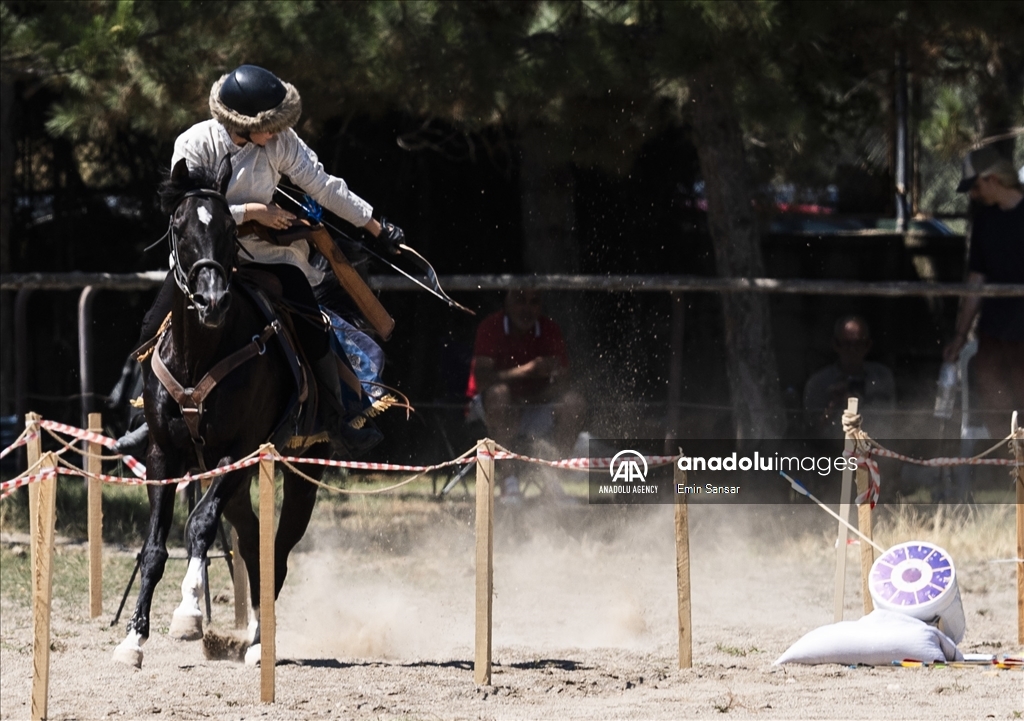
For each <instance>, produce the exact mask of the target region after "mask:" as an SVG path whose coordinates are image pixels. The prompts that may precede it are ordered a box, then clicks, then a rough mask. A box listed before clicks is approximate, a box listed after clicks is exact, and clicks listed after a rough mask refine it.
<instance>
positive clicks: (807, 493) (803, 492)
mask: <svg viewBox="0 0 1024 721" xmlns="http://www.w3.org/2000/svg"><path fill="white" fill-rule="evenodd" d="M779 475H780V476H782V477H783V478H785V479H786V480H787V481H789V485H791V486H793V490H794V491H796V492H797V493H799V494H801V495H803V496H807V497H808V498H810V499H811V500H812V501H814V502H815V503H817V504H818V505H819V506H821V507H822V508H823V509H825V512H826V513H828V514H829V515H830V516H832V517H833V518H835V519H836V520H837V521H839V522H840V523H842V524H843V525H844V526H846V527H847V528H849V529H850V530H851V531H853V532H854V533H856V534H857V535H858V536H860V537H861V538H862V539H864V540H865V541H867V542H868V543H870V544H871V545H872V546H874V547H875V550H876V551H878V552H879V553H885V549H884V548H882V547H881V546H879V545H878V544H877V543H875V542H874V541H872V540H871V539H870V538H868V537H867V536H865V535H864V534H863V533H861V532H860V531H858V530H857V529H856V528H854V527H853V526H851V525H850V524H849V523H847V522H846V520H845V519H843V518H842V517H841V516H840V515H839V514H838V513H836V512H835V511H833V510H832V509H831V508H829V507H828V506H826V505H825V504H824V503H822V502H821V501H819V500H818V499H817V498H815V497H814V496H813V495H812V494H811V492H810V491H808V490H807V489H806V488H804V487H803V486H802V485H801V484H800V481H798V480H796V479H795V478H792V477H790V476H788V475H787V474H786V473H785V472H783V471H779Z"/></svg>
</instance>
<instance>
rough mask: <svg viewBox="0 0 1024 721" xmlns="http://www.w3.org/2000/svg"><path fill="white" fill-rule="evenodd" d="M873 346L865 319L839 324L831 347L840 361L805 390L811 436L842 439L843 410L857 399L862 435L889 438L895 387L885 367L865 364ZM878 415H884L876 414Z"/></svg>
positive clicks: (843, 320) (848, 318) (850, 317)
mask: <svg viewBox="0 0 1024 721" xmlns="http://www.w3.org/2000/svg"><path fill="white" fill-rule="evenodd" d="M871 345H872V343H871V331H870V329H869V328H868V324H867V322H866V321H865V320H864V319H863V318H861V317H859V316H855V315H848V316H844V317H842V318H840V319H839V320H838V321H837V322H836V325H835V329H834V331H833V337H832V348H833V350H835V352H836V355H837V356H838V358H837V359H836V362H835V363H833V364H832V365H830V366H826V367H825V368H822V369H821V370H819V371H818V372H817V373H815V374H814V375H812V376H811V377H810V379H808V381H807V385H806V386H804V412H805V413H806V418H807V424H808V426H809V428H810V431H811V434H812V436H814V437H818V438H842V437H843V424H842V417H843V411H845V410H846V403H847V399H848V398H851V397H856V398H857V399H859V410H860V413H861V415H862V416H865V420H864V423H863V426H864V430H866V431H867V432H868V433H870V434H871V435H873V436H875V437H876V438H885V437H886V436H887V435H888V431H889V428H890V423H889V416H888V414H886V413H884V412H885V411H892V410H893V409H894V408H895V407H896V382H895V380H893V376H892V371H890V370H889V369H888V368H886V367H885V366H884V365H882V364H881V363H873V362H871V361H866V360H864V359H865V358H866V357H867V355H868V352H869V351H870V350H871ZM877 411H883V413H881V414H878V413H873V412H877ZM872 416H874V417H873V418H872ZM869 419H870V420H869Z"/></svg>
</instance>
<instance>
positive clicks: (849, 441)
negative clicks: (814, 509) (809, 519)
mask: <svg viewBox="0 0 1024 721" xmlns="http://www.w3.org/2000/svg"><path fill="white" fill-rule="evenodd" d="M857 404H858V401H857V399H856V398H850V399H848V400H847V401H846V410H847V412H849V413H856V412H857ZM853 449H854V442H853V436H852V435H851V434H849V433H848V434H846V450H847V451H849V452H850V453H853ZM852 488H853V471H843V487H842V491H841V492H840V493H841V495H840V496H839V517H840V518H841V519H843V520H844V521H846V522H849V520H850V491H851V489H852ZM846 539H847V531H846V526H845V525H843V524H842V523H840V524H839V532H838V534H837V535H836V587H835V599H834V602H833V614H832V615H833V618H834V620H835V621H836V622H837V623H838V622H839V621H842V620H843V597H844V596H845V595H846Z"/></svg>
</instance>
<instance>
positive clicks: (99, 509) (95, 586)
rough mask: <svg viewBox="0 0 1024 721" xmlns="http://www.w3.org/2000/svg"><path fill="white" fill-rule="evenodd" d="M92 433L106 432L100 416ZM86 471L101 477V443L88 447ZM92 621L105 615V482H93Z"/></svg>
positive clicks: (92, 415)
mask: <svg viewBox="0 0 1024 721" xmlns="http://www.w3.org/2000/svg"><path fill="white" fill-rule="evenodd" d="M89 430H90V431H92V432H93V433H102V432H103V417H102V416H101V415H100V414H99V413H90V414H89ZM86 450H87V452H88V453H89V455H88V456H87V457H86V466H85V468H86V470H87V471H89V473H93V474H95V475H99V474H100V473H102V472H103V461H102V459H101V458H100V454H101V453H102V451H103V447H102V446H101V445H100V444H99V443H93V442H91V441H90V442H89V443H88V444H87V445H86ZM88 509H89V617H90V618H96V617H97V616H99V615H100V614H101V613H103V481H101V480H99V479H98V478H90V479H89V499H88Z"/></svg>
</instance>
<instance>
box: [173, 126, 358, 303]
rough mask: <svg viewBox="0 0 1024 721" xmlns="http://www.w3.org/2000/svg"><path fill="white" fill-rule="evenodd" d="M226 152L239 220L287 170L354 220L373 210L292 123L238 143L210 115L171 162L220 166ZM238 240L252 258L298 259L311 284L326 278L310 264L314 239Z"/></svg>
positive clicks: (177, 147) (179, 143)
mask: <svg viewBox="0 0 1024 721" xmlns="http://www.w3.org/2000/svg"><path fill="white" fill-rule="evenodd" d="M225 155H230V156H231V181H230V182H229V183H228V190H227V194H226V195H227V200H228V205H229V206H230V208H231V216H232V217H233V218H234V219H235V222H236V223H241V222H242V220H243V218H244V216H245V204H246V203H265V204H270V203H272V202H273V199H274V189H275V188H276V187H277V184H278V183H279V182H280V180H281V176H282V175H287V176H288V177H289V178H290V179H291V181H292V182H293V183H295V184H296V185H298V186H299V187H300V188H302V189H303V190H304V191H306V192H307V193H309V195H310V197H312V198H313V199H314V200H316V202H318V203H320V205H322V206H324V207H325V208H327V209H328V210H330V211H331V212H332V213H334V214H335V215H337V216H338V217H340V218H344V219H345V220H347V221H348V222H350V223H352V225H355V226H357V227H360V228H361V227H362V226H364V225H366V224H367V223H368V222H369V221H370V218H371V217H372V215H373V208H372V207H371V206H370V204H369V203H367V202H366V201H365V200H363V199H362V198H360V197H359V196H358V195H356V194H355V193H353V192H352V191H350V190H349V189H348V185H347V184H346V183H345V181H344V180H342V179H341V178H336V177H334V176H333V175H329V174H328V173H327V172H326V171H325V170H324V166H323V165H322V164H321V163H320V161H319V160H318V159H317V157H316V153H314V152H313V151H312V150H310V148H309V146H308V145H306V144H305V143H304V142H302V139H301V138H300V137H299V136H298V135H296V134H295V131H294V130H292V129H291V128H288V129H287V130H282V131H281V132H280V133H277V134H276V135H275V136H274V137H273V138H271V139H270V140H269V141H267V144H266V145H265V146H263V147H260V146H259V145H256V144H255V143H246V144H245V145H243V146H238V145H235V143H234V142H233V141H232V140H231V135H230V134H229V133H228V131H227V130H226V129H225V128H224V126H223V125H221V124H220V123H219V122H217V121H216V120H206V121H204V122H202V123H197V124H196V125H193V126H192V127H191V128H189V129H188V130H186V131H185V132H184V133H182V134H181V135H179V136H178V139H177V140H175V141H174V156H173V157H172V158H171V167H172V168H173V167H174V164H175V163H177V162H178V161H179V160H181V159H182V158H184V159H185V162H186V163H187V164H188V167H189V169H190V170H192V169H195V168H199V167H202V168H208V169H210V170H214V171H216V169H217V168H218V166H219V164H220V161H221V159H222V158H223V157H224V156H225ZM239 241H240V242H241V244H242V247H244V248H245V249H246V250H247V251H249V252H250V253H252V255H253V258H254V259H255V260H254V261H253V262H256V263H287V264H289V265H294V266H296V267H298V268H299V269H300V270H302V272H303V273H305V275H306V278H307V279H308V280H309V282H310V285H316V284H318V283H319V282H320V281H322V280H323V279H324V274H323V273H322V272H321V271H319V270H317V269H316V268H314V267H313V266H311V265H310V264H309V244H308V243H307V242H306V241H304V240H300V241H297V242H295V243H292V244H291V245H274V244H273V243H268V242H266V241H263V240H260V239H259V238H257V237H256V236H255V235H249V236H244V237H241V238H239ZM239 260H242V257H241V256H240V258H239Z"/></svg>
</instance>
